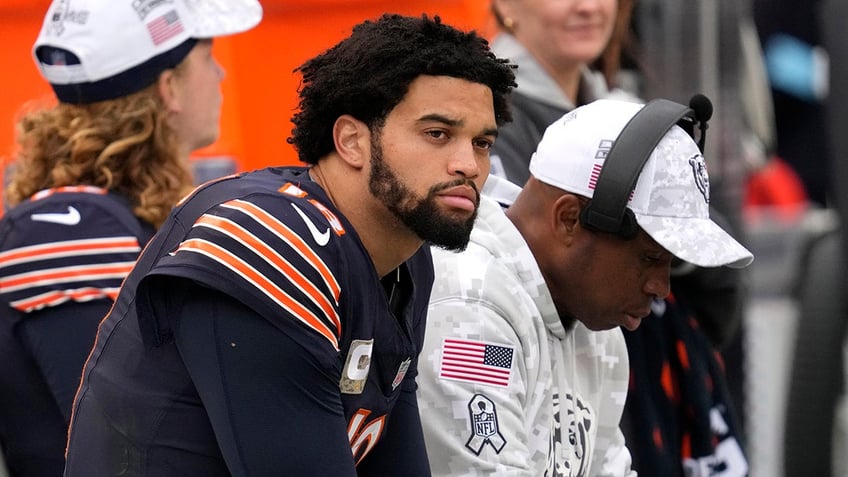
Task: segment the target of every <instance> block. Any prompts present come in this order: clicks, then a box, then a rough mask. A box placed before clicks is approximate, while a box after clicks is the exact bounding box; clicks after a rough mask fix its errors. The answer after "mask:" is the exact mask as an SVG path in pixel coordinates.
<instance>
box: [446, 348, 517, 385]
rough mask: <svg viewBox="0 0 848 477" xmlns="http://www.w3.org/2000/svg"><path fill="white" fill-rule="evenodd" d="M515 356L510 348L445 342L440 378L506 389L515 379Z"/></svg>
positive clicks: (513, 350) (513, 349)
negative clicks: (510, 381) (513, 369)
mask: <svg viewBox="0 0 848 477" xmlns="http://www.w3.org/2000/svg"><path fill="white" fill-rule="evenodd" d="M514 353H515V348H514V347H513V346H509V345H502V344H493V343H486V342H483V341H475V340H463V339H454V338H445V340H444V341H442V362H441V364H440V365H439V377H440V378H441V379H449V380H453V381H463V382H468V383H478V384H488V385H492V386H498V387H504V388H505V387H507V386H509V378H510V377H511V376H512V359H513V355H514Z"/></svg>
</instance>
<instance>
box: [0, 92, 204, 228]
mask: <svg viewBox="0 0 848 477" xmlns="http://www.w3.org/2000/svg"><path fill="white" fill-rule="evenodd" d="M155 88H156V87H155V86H149V87H147V88H146V89H144V90H141V91H139V92H137V93H133V94H131V95H128V96H125V97H121V98H118V99H113V100H108V101H100V102H96V103H88V104H80V105H74V104H67V103H59V104H57V105H55V106H54V107H51V108H42V109H38V110H34V111H30V112H27V113H25V114H24V115H22V116H21V118H20V119H19V121H18V123H17V125H16V127H17V140H18V144H19V146H20V147H19V152H18V154H17V158H16V160H15V163H14V173H13V176H12V179H11V182H10V184H9V187H8V189H7V197H6V200H7V201H8V203H9V204H10V205H14V204H17V203H20V202H22V201H24V200H26V199H27V198H29V197H31V196H32V195H33V194H34V193H36V192H38V191H40V190H43V189H47V188H53V187H62V186H70V185H91V186H97V187H102V188H104V189H107V190H109V191H113V192H115V193H118V194H120V195H122V196H124V197H125V198H127V199H129V201H130V203H131V204H132V208H133V214H135V215H136V216H137V217H139V218H141V219H142V220H145V221H147V222H148V223H150V224H152V225H153V226H155V227H157V228H158V227H159V226H160V225H161V224H162V223H163V222H164V221H165V218H166V217H167V216H168V214H169V213H170V211H171V209H172V208H173V206H174V205H175V204H176V203H177V202H178V201H179V199H180V198H181V197H182V196H183V195H185V194H186V193H187V192H189V191H190V190H191V188H192V184H193V183H192V175H191V171H190V169H189V166H188V164H187V163H186V161H185V160H184V159H182V158H180V157H179V155H178V153H177V147H176V138H175V136H174V132H173V130H172V129H171V127H170V126H168V125H167V123H166V120H165V115H166V112H165V109H164V107H163V105H162V103H161V100H160V99H159V95H158V93H157V92H156V89H155Z"/></svg>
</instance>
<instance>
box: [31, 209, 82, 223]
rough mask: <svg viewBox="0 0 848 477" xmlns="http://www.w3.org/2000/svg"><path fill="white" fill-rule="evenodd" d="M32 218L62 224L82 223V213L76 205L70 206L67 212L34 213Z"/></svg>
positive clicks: (37, 220)
mask: <svg viewBox="0 0 848 477" xmlns="http://www.w3.org/2000/svg"><path fill="white" fill-rule="evenodd" d="M30 218H31V219H32V220H34V221H36V222H51V223H54V224H60V225H77V224H78V223H80V213H79V211H78V210H77V209H76V207H74V206H68V211H67V212H65V213H61V212H53V213H45V214H32V216H30Z"/></svg>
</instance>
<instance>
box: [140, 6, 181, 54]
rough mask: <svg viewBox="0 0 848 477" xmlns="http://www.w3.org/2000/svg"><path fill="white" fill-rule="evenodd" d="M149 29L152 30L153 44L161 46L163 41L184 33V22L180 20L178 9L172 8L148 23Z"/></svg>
mask: <svg viewBox="0 0 848 477" xmlns="http://www.w3.org/2000/svg"><path fill="white" fill-rule="evenodd" d="M147 31H148V32H150V38H151V39H152V40H153V44H154V45H156V46H159V45H160V44H161V43H164V42H165V41H168V40H169V39H171V38H173V37H175V36H176V35H178V34H180V33H182V32H183V22H181V21H180V17H179V15H177V11H176V10H171V11H170V12H168V13H166V14H164V15H162V16H161V17H158V18H156V19H155V20H153V21H152V22H150V23H148V24H147Z"/></svg>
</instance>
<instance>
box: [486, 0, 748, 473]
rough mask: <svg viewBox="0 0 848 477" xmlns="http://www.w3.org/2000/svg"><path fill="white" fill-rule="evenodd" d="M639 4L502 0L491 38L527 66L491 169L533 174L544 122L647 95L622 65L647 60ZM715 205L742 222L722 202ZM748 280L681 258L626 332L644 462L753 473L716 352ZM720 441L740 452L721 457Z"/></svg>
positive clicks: (493, 185)
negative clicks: (667, 285)
mask: <svg viewBox="0 0 848 477" xmlns="http://www.w3.org/2000/svg"><path fill="white" fill-rule="evenodd" d="M633 8H634V2H633V1H632V0H567V1H561V0H493V1H492V3H491V10H492V12H493V14H494V17H495V19H496V21H497V23H498V25H499V27H500V31H499V32H498V34H497V35H496V36H495V38H494V40H493V42H492V48H493V50H494V51H495V52H496V53H497V54H498V55H500V56H503V57H506V58H509V59H510V60H512V61H513V62H514V63H516V64H517V65H518V70H517V71H516V81H517V83H518V87H517V88H516V90H515V91H514V92H513V93H512V94H511V96H510V102H511V105H512V111H513V122H512V123H509V124H507V125H505V126H504V127H502V128H501V129H500V134H499V136H498V141H497V142H496V143H495V145H494V147H493V149H492V150H493V152H492V175H493V176H502V177H505V178H506V179H508V180H509V181H511V182H513V183H515V184H518V185H522V184H524V182H525V181H526V180H527V178H528V177H529V168H528V165H529V162H530V158H531V156H532V155H533V153H534V151H535V150H536V146H537V144H538V142H539V140H540V139H541V137H542V135H543V133H544V131H545V129H546V128H547V127H548V125H549V124H550V123H551V122H553V121H555V120H556V119H557V118H559V117H560V116H562V115H563V114H564V113H566V112H567V111H570V110H572V109H573V108H575V107H577V106H580V105H584V104H586V103H588V102H591V101H593V100H596V99H599V98H612V99H619V100H626V101H632V102H641V100H640V99H639V98H638V97H637V96H636V94H635V93H636V91H635V86H633V85H632V83H629V82H627V81H625V80H624V78H626V77H627V76H626V75H624V74H623V72H622V70H621V65H622V61H623V60H624V59H626V60H627V61H633V62H634V63H636V64H638V59H639V58H638V57H637V52H636V51H635V50H636V48H635V47H636V45H635V42H634V40H633V38H632V35H631V28H630V27H631V15H632V13H633ZM625 85H626V88H625V87H623V86H625ZM710 114H712V110H711V106H710ZM707 119H709V118H707ZM499 183H500V182H499V180H498V177H493V178H490V180H489V182H488V183H487V185H486V190H485V191H484V192H489V193H491V194H492V195H496V196H497V195H499V192H498V191H497V189H498V187H499V186H498V184H499ZM710 213H711V216H712V217H713V218H714V220H716V221H717V222H718V223H720V224H722V226H724V227H725V228H728V229H729V230H733V228H732V227H730V224H729V222H728V221H727V220H725V219H724V217H723V216H722V215H721V214H720V213H719V211H717V210H715V208H713V207H711V211H710ZM741 278H742V276H741V272H740V271H738V270H732V269H729V268H727V267H713V268H702V267H695V266H692V265H691V264H685V263H682V262H680V261H675V264H674V266H673V268H672V286H671V291H672V293H671V295H670V296H669V297H668V299H664V297H660V298H658V299H657V300H655V302H654V306H653V307H652V310H651V313H652V316H651V318H649V319H647V320H645V323H644V324H643V326H642V327H640V328H639V329H637V330H635V331H632V330H625V331H624V335H625V339H626V342H627V347H628V351H629V352H630V355H631V373H632V374H631V390H630V393H629V394H628V402H627V407H626V408H625V412H624V418H623V421H624V424H623V426H624V431H625V437H626V438H627V441H628V443H631V451H632V457H633V462H634V465H633V467H634V469H636V470H638V471H640V472H643V473H645V474H646V475H663V476H675V475H684V467H686V468H692V467H699V466H702V465H706V464H704V462H706V461H707V460H711V459H712V460H721V461H722V462H723V464H724V465H726V466H727V467H729V468H730V469H731V471H735V472H745V471H747V461H746V459H745V457H744V455H743V453H742V452H741V451H740V452H735V450H736V449H737V448H741V446H742V439H741V429H740V428H739V426H738V423H737V421H738V418H737V416H736V411H735V407H734V405H733V403H732V399H731V396H730V394H729V391H728V389H726V385H725V376H724V369H723V367H722V365H723V363H722V362H721V358H720V356H719V355H718V354H717V349H718V348H720V347H721V346H723V345H724V344H725V343H727V342H728V341H729V340H730V337H731V336H732V335H733V334H734V333H735V332H736V330H737V328H738V323H739V321H740V320H741V309H742V306H741V300H742V290H741ZM693 318H694V319H693ZM681 349H683V351H681ZM672 377H673V379H672ZM707 381H712V382H714V383H715V385H714V386H711V387H708V386H706V384H705V383H706V382H707ZM711 416H719V417H718V418H716V419H714V420H716V421H719V420H720V421H721V423H722V424H723V425H722V426H720V430H718V428H717V429H716V430H715V431H714V430H713V427H712V426H711V424H710V421H711ZM725 441H726V442H725ZM720 442H724V443H725V445H724V446H721V447H720V446H719V443H720ZM721 449H732V450H734V452H733V453H732V454H728V455H726V456H722V455H717V454H719V453H720V452H721Z"/></svg>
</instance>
